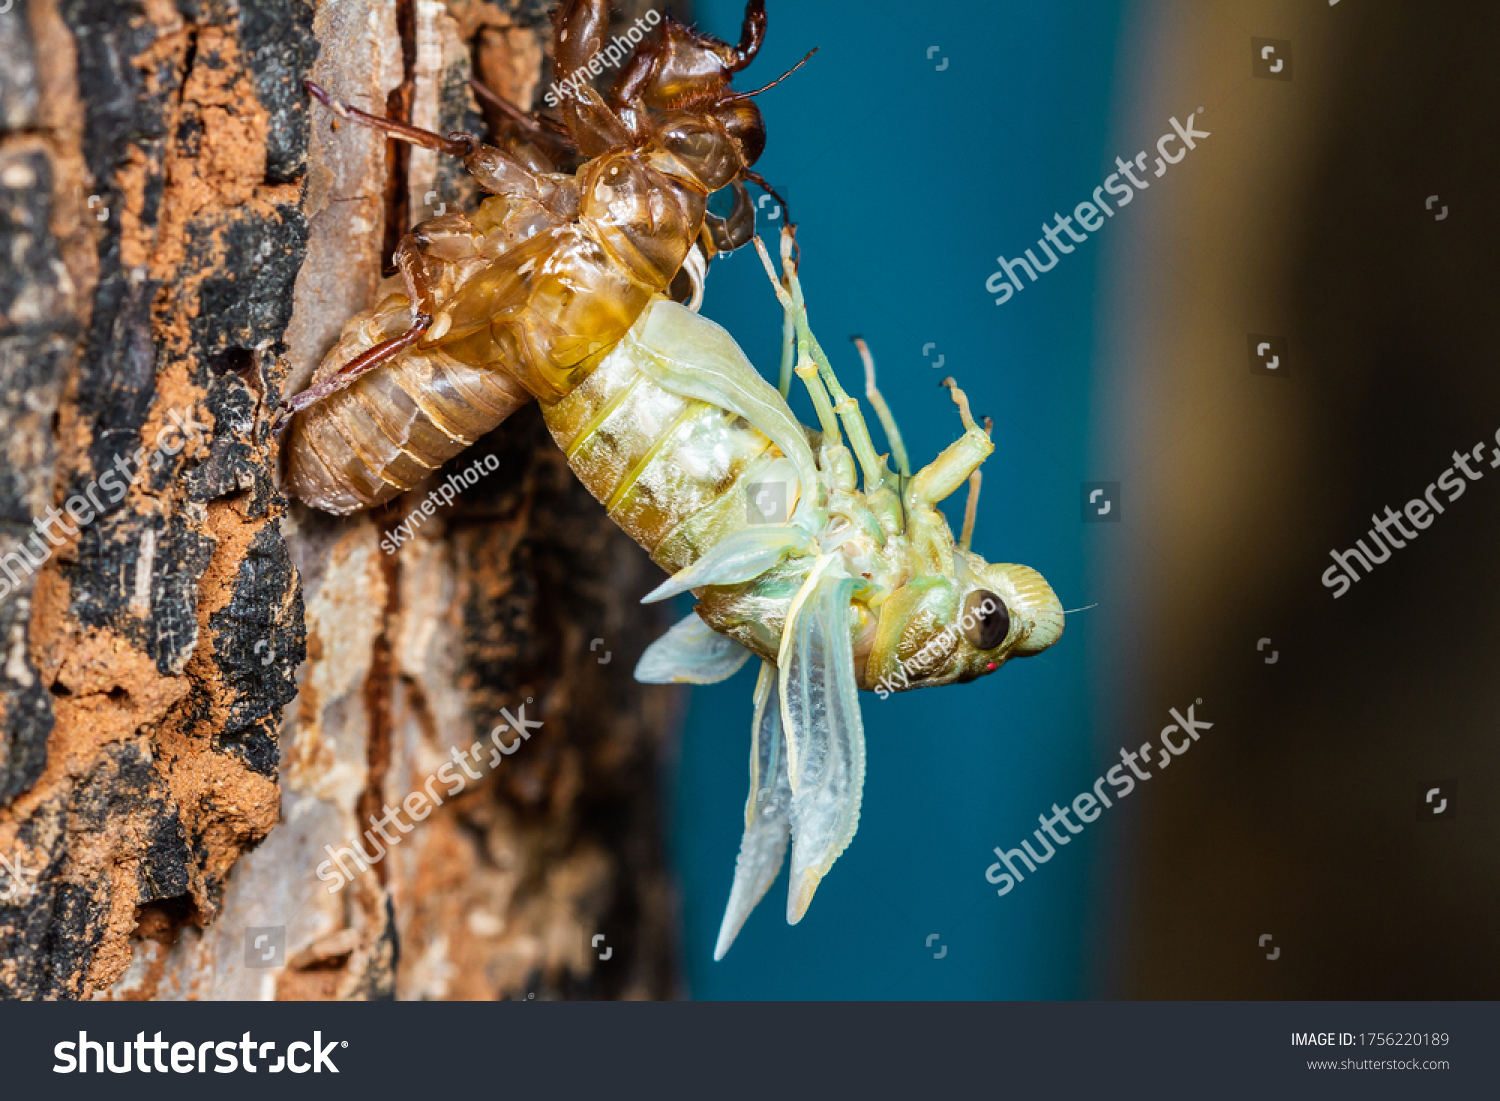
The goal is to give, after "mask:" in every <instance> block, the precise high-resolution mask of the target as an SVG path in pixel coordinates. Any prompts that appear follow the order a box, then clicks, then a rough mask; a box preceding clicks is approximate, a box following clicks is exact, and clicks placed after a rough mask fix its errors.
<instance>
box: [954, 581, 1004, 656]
mask: <svg viewBox="0 0 1500 1101" xmlns="http://www.w3.org/2000/svg"><path fill="white" fill-rule="evenodd" d="M959 622H960V623H961V625H962V626H963V629H964V638H966V639H968V640H969V643H970V645H972V646H973V647H974V649H976V650H993V649H994V648H995V647H996V646H999V645H1000V644H1001V643H1002V642H1004V641H1005V636H1006V635H1008V634H1010V612H1009V611H1008V610H1007V609H1006V607H1005V601H1003V600H1001V599H1000V598H999V597H998V596H996V595H995V594H994V593H992V592H990V591H988V590H987V589H977V590H975V591H974V592H972V593H970V594H969V595H968V598H967V599H966V600H965V601H964V614H963V617H962V619H961V620H960V621H959Z"/></svg>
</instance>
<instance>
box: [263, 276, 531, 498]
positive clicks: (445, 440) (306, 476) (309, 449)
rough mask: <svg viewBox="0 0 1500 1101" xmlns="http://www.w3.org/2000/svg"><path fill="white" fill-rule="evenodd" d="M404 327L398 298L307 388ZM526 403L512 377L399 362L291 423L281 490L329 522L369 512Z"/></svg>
mask: <svg viewBox="0 0 1500 1101" xmlns="http://www.w3.org/2000/svg"><path fill="white" fill-rule="evenodd" d="M409 317H410V311H409V308H408V303H407V301H406V299H405V297H404V296H392V297H389V298H387V299H386V300H385V301H384V302H382V303H381V304H380V306H378V307H377V308H376V309H374V310H372V311H370V312H369V313H367V314H362V315H360V316H359V317H357V318H355V319H354V321H353V322H351V323H350V325H349V326H348V327H347V328H346V329H345V331H344V335H343V338H342V339H341V340H340V341H339V343H338V345H337V346H336V347H335V348H334V349H333V351H332V352H331V353H330V354H329V356H328V358H327V359H326V360H325V363H324V367H323V369H322V371H321V372H320V374H319V375H318V376H315V377H314V380H313V381H314V383H317V382H320V381H322V379H323V378H326V377H328V375H330V374H332V373H334V372H335V371H337V370H338V369H339V368H340V367H342V366H343V365H345V364H347V363H350V362H352V361H353V360H355V359H356V358H357V357H358V356H360V355H363V354H365V353H367V352H368V351H369V350H370V349H371V348H374V347H376V346H377V345H379V344H380V343H381V342H383V341H386V340H390V339H391V338H393V337H395V336H398V335H399V334H400V333H401V332H403V331H404V330H405V329H406V327H407V322H408V319H409ZM531 400H532V398H531V395H530V394H529V393H527V392H526V390H525V389H524V388H522V387H521V386H520V385H519V384H517V383H516V382H515V381H514V380H513V379H511V378H510V376H509V375H506V374H503V373H501V372H499V371H490V370H486V369H484V368H482V367H475V366H473V365H472V364H469V363H465V362H463V361H462V360H459V359H457V358H456V357H454V356H451V355H449V354H447V353H446V352H445V351H443V350H442V349H441V348H434V349H430V350H427V351H409V352H406V353H405V354H404V355H400V356H396V357H395V358H394V359H392V360H391V362H390V363H389V364H388V365H387V367H386V368H385V369H384V370H380V371H371V372H370V373H369V374H366V375H364V376H363V377H362V378H360V379H357V380H356V381H355V382H354V383H353V384H352V385H351V386H349V387H347V388H345V389H343V390H338V391H336V392H334V393H333V394H331V395H329V397H328V398H326V399H325V400H323V401H321V402H319V403H318V404H316V405H313V406H312V407H310V408H309V409H307V410H306V411H305V412H304V413H303V414H302V415H301V416H300V417H298V418H297V421H296V423H295V425H294V427H293V429H292V432H293V435H292V437H291V446H290V448H289V449H288V459H287V470H286V478H287V486H288V488H289V489H291V491H292V492H293V493H295V494H296V495H297V496H298V497H299V498H300V499H302V500H303V501H306V502H307V503H308V504H310V505H313V506H314V507H316V508H320V509H323V510H324V511H326V512H333V513H339V514H344V513H349V512H355V511H358V510H360V509H366V508H371V507H373V506H375V505H378V504H380V503H381V502H383V501H387V500H389V499H390V498H392V497H394V496H396V495H397V494H398V493H403V492H405V491H406V490H407V489H410V488H411V487H412V486H414V485H416V484H417V483H418V482H420V481H421V480H422V479H423V478H426V477H427V476H428V475H429V474H431V473H432V472H433V471H434V470H436V469H437V468H438V467H440V466H442V465H443V464H444V463H445V462H447V461H448V460H449V459H451V458H453V457H454V456H455V455H457V454H459V452H461V451H463V450H464V449H465V448H467V447H468V446H469V445H471V444H472V443H474V441H476V440H477V439H479V438H480V437H481V436H483V435H484V434H485V433H486V432H489V431H490V430H492V429H493V428H495V427H496V426H497V425H499V424H500V422H501V421H503V420H505V418H506V417H508V416H510V414H511V413H513V412H515V411H516V410H517V409H519V408H520V407H521V406H522V405H524V404H525V403H526V402H528V401H531Z"/></svg>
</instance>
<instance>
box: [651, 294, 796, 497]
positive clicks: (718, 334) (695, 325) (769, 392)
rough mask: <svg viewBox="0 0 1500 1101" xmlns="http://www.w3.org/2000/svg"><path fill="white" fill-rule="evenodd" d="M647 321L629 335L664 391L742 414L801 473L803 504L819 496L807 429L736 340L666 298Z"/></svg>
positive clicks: (654, 303) (653, 308)
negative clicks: (814, 488) (815, 488)
mask: <svg viewBox="0 0 1500 1101" xmlns="http://www.w3.org/2000/svg"><path fill="white" fill-rule="evenodd" d="M647 309H648V310H649V312H648V313H647V314H645V315H643V322H642V323H640V324H638V325H637V326H636V327H635V328H634V329H632V330H631V334H630V336H629V337H628V338H627V339H628V340H632V341H635V342H636V343H637V344H638V345H639V347H640V349H641V350H642V351H643V352H644V353H645V354H643V355H640V356H638V357H637V360H636V361H637V363H638V364H639V365H640V369H641V371H642V373H644V374H645V375H646V376H647V377H648V378H650V379H651V381H652V382H654V383H656V384H657V385H658V386H660V387H661V388H662V389H663V390H667V391H669V392H670V393H673V394H680V395H681V396H683V397H688V398H697V399H698V400H699V401H706V402H708V403H710V404H712V405H717V406H718V407H719V408H720V409H727V410H729V411H730V412H731V413H738V414H739V415H740V416H742V417H744V418H745V419H746V420H747V421H749V422H750V423H751V424H752V425H754V426H755V427H756V428H757V429H759V430H760V432H762V433H763V434H764V435H765V436H766V438H767V439H769V440H770V441H771V442H772V443H774V444H775V445H776V446H777V447H779V448H780V449H781V453H782V454H783V455H785V456H786V457H787V458H788V459H790V460H791V461H792V463H793V465H795V466H796V468H797V477H798V480H799V482H800V486H801V498H800V499H799V504H800V503H801V502H802V501H807V502H811V501H812V500H813V498H814V497H815V496H816V495H815V494H814V493H813V487H814V486H816V485H817V481H818V467H817V462H816V460H815V459H814V458H813V453H812V448H811V447H809V446H808V443H807V430H806V429H804V428H803V427H802V426H801V425H800V424H798V423H797V419H796V417H794V416H792V411H791V409H790V408H789V407H788V406H787V403H786V400H785V399H784V398H782V396H781V394H780V393H778V392H777V390H776V387H774V386H772V385H771V384H770V383H769V382H767V381H766V380H765V379H763V378H761V377H760V375H759V374H758V373H757V372H756V370H755V367H754V366H753V365H752V364H751V362H750V360H749V359H748V358H746V356H745V353H744V352H743V351H741V350H740V346H739V345H738V344H736V343H735V342H734V337H732V336H730V335H729V333H728V332H727V331H726V330H725V329H724V328H723V327H722V326H719V325H716V324H714V323H713V322H712V321H710V320H708V318H706V317H702V316H700V315H699V314H696V313H693V311H691V310H689V309H688V308H687V307H685V306H679V305H678V304H677V303H676V302H672V301H669V300H667V299H664V298H658V299H655V300H653V301H652V303H651V305H650V306H649V307H647Z"/></svg>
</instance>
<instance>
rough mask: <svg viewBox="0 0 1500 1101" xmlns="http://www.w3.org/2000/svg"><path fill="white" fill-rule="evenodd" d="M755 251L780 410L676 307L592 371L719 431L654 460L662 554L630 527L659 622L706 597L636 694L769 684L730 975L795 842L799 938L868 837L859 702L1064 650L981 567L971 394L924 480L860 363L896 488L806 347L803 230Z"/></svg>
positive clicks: (1007, 580) (982, 434)
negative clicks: (707, 416)
mask: <svg viewBox="0 0 1500 1101" xmlns="http://www.w3.org/2000/svg"><path fill="white" fill-rule="evenodd" d="M755 244H756V248H757V249H758V250H759V252H760V255H761V258H762V261H763V262H764V263H765V265H766V270H767V273H768V274H770V275H771V278H772V282H773V284H774V285H775V287H776V293H777V295H778V297H779V298H780V299H781V302H782V305H783V307H784V309H785V312H786V322H785V325H786V343H785V355H784V359H783V363H782V372H781V390H780V392H779V393H778V391H777V390H776V389H773V388H772V387H771V385H770V384H769V383H767V382H765V381H764V380H763V379H762V378H761V377H760V375H758V374H757V373H756V372H755V370H754V368H753V367H752V366H751V364H750V363H749V361H748V360H747V359H746V358H745V356H744V353H743V352H741V351H740V349H739V347H738V346H737V345H736V344H735V342H734V340H733V339H732V338H731V337H730V336H729V334H728V333H726V332H725V331H724V330H723V329H722V328H720V327H719V326H717V325H715V324H713V323H712V322H710V321H707V320H706V319H703V318H701V317H699V316H698V315H697V314H696V313H693V312H691V311H690V310H689V309H686V308H684V307H682V306H679V305H676V304H675V303H670V302H667V301H665V300H663V301H661V302H659V303H657V304H656V306H655V307H654V308H653V309H651V310H648V312H647V313H646V314H645V315H644V316H643V317H642V319H641V320H640V322H638V323H637V325H636V327H635V328H634V329H633V330H632V331H631V333H630V334H629V335H628V336H627V337H626V338H625V340H623V341H622V342H621V343H620V345H619V346H618V347H617V348H616V349H615V350H614V352H612V353H611V355H610V357H609V359H606V361H605V363H604V364H603V365H601V370H600V372H599V373H600V374H608V373H612V372H609V371H608V370H607V369H608V368H609V367H610V360H615V359H617V360H618V361H619V362H618V363H617V364H616V365H615V368H614V371H615V372H620V373H623V372H626V371H628V372H630V373H631V374H636V373H637V372H638V373H639V374H640V375H643V376H645V377H646V378H649V379H650V380H651V382H653V383H654V384H655V387H653V389H655V388H656V387H659V388H661V391H664V392H665V393H666V394H671V395H677V396H678V397H679V398H680V399H687V400H690V401H693V402H701V403H705V404H706V406H707V407H708V408H710V409H712V410H715V411H723V414H724V416H720V418H719V421H720V429H721V430H720V431H715V432H711V433H701V432H696V431H694V432H686V433H684V432H682V431H681V430H680V429H678V430H676V431H671V430H667V431H663V432H662V434H661V435H660V437H659V439H658V442H659V445H660V446H661V447H662V448H663V449H664V453H665V454H666V455H668V456H669V457H670V465H671V467H672V468H673V470H674V471H675V473H674V474H672V475H671V476H670V478H668V479H665V480H664V482H663V484H662V485H660V486H659V487H658V490H657V492H660V493H661V494H663V495H664V494H665V493H668V492H671V493H674V494H679V495H680V494H681V493H683V492H685V491H686V492H690V493H691V494H692V495H695V496H696V497H697V498H698V499H697V500H696V501H695V507H693V508H692V509H691V510H690V511H688V512H686V513H682V512H677V510H675V509H673V510H671V511H673V512H675V513H676V514H677V515H678V516H683V515H685V516H686V517H687V518H686V519H683V520H681V521H680V522H679V523H677V524H676V525H675V526H674V528H673V530H672V531H671V532H670V533H663V537H662V538H654V537H653V538H647V537H645V536H647V533H646V532H645V531H642V532H640V533H639V534H637V532H635V531H633V530H632V529H631V527H630V525H622V526H625V527H626V530H631V533H632V534H635V535H637V538H638V539H640V541H641V542H642V544H643V545H645V546H646V547H647V549H648V550H651V551H652V552H653V557H654V558H655V559H656V560H657V561H658V562H660V563H662V564H663V565H665V566H667V567H668V568H669V569H672V570H674V571H675V572H674V573H673V576H672V577H671V579H670V580H668V581H667V582H665V583H664V584H662V585H661V586H660V587H659V588H658V589H656V590H655V591H654V592H652V593H651V594H650V595H649V596H648V597H647V598H646V599H647V600H648V601H655V600H664V599H666V598H668V597H670V596H673V595H676V594H678V593H682V592H686V591H689V590H691V591H692V592H693V593H694V594H695V595H697V596H698V598H699V604H698V606H697V609H696V611H695V612H694V613H693V614H692V615H690V616H688V618H687V619H685V620H683V621H682V622H681V623H679V624H677V626H675V627H673V628H672V629H671V630H670V631H669V632H667V634H666V635H664V636H663V637H662V638H661V639H659V640H657V642H655V643H654V644H653V645H652V646H651V648H650V649H649V650H647V651H646V653H645V655H644V656H643V657H642V659H641V662H640V664H639V665H638V666H637V668H636V674H635V675H636V678H637V679H638V680H641V681H644V682H647V683H654V684H664V683H688V684H712V683H716V682H718V681H721V680H723V679H725V678H726V677H728V676H730V675H731V674H732V673H734V672H735V671H737V670H738V669H739V668H740V667H741V666H743V665H744V663H745V662H746V661H748V660H749V658H750V656H751V654H752V653H754V654H756V655H758V656H759V657H760V659H761V663H762V664H761V671H760V679H759V680H758V681H757V683H756V687H755V717H754V720H753V723H752V727H751V751H750V797H749V799H748V800H747V802H746V804H745V834H744V839H743V841H742V842H741V843H740V854H739V861H738V863H737V865H736V867H735V876H734V885H733V887H732V888H731V890H730V896H729V905H728V907H727V909H726V911H725V913H724V921H723V924H722V926H721V927H720V930H719V940H718V945H717V947H716V948H715V950H714V958H715V959H722V958H723V957H724V954H725V953H726V952H727V951H728V950H729V946H730V945H731V944H732V943H733V942H734V938H735V936H736V935H737V934H738V933H739V930H740V927H741V926H742V925H743V924H744V922H745V919H746V918H747V917H748V916H749V914H750V911H751V910H752V909H754V908H755V905H756V904H757V903H758V902H759V901H760V899H761V896H763V895H764V894H765V893H766V891H767V889H768V888H769V887H770V885H771V883H772V881H773V880H774V879H775V878H776V875H777V873H778V871H779V870H780V868H781V864H782V860H783V857H784V856H785V853H786V849H787V843H788V841H790V842H791V849H792V868H791V889H790V892H789V897H788V899H787V921H788V922H791V923H793V924H795V923H796V922H798V921H800V920H801V918H802V916H803V914H805V913H806V912H807V908H808V905H809V904H810V903H811V902H812V897H813V893H814V892H815V891H816V890H817V887H818V883H819V882H820V881H821V880H822V878H823V876H824V875H826V874H827V873H828V870H829V868H830V867H832V865H833V862H834V861H835V860H837V859H838V857H839V855H840V854H841V853H842V852H843V851H844V849H845V848H846V847H847V846H848V844H849V842H850V840H851V839H852V838H853V837H854V831H855V829H856V828H857V827H858V825H859V808H860V796H861V791H862V789H863V786H864V775H865V738H864V726H863V723H862V721H861V719H860V708H859V700H858V697H857V694H856V693H857V690H858V689H860V688H864V689H869V690H873V691H875V692H877V693H879V694H880V695H881V696H882V697H884V696H885V695H886V694H888V693H890V692H893V691H903V690H905V689H908V688H928V687H934V686H937V685H943V684H951V683H953V682H954V681H967V680H972V679H974V678H975V677H979V676H983V675H984V674H985V673H989V672H993V671H994V670H996V669H998V668H999V667H1000V666H1001V665H1002V664H1004V663H1005V662H1006V661H1007V660H1008V659H1009V658H1011V657H1024V656H1027V655H1031V654H1036V653H1039V652H1041V651H1042V650H1045V649H1046V648H1047V647H1049V646H1051V645H1052V644H1053V643H1054V642H1056V641H1057V639H1058V638H1059V637H1060V636H1061V634H1062V630H1063V610H1062V606H1061V604H1060V603H1059V601H1058V599H1057V597H1056V596H1055V595H1054V593H1053V592H1052V589H1051V587H1050V586H1049V585H1048V584H1047V582H1046V581H1045V580H1043V578H1042V576H1041V575H1040V574H1039V573H1037V572H1036V571H1035V570H1033V569H1031V568H1030V567H1028V566H1019V565H991V564H990V563H988V562H986V561H985V560H984V559H982V558H980V557H979V556H978V555H976V554H974V553H972V552H971V551H970V550H969V543H970V539H971V537H972V535H973V528H974V514H975V507H976V505H977V501H978V490H979V467H980V464H982V463H983V462H984V460H985V459H987V458H988V457H989V455H990V453H991V452H992V451H993V449H994V445H993V444H992V443H991V442H990V438H989V432H988V431H987V428H981V427H980V426H979V425H978V424H976V423H975V421H974V418H973V416H972V415H971V413H970V411H969V405H968V399H967V398H966V397H965V396H964V393H963V391H962V390H960V389H958V387H957V386H955V385H954V384H953V382H952V380H951V379H949V380H945V385H946V386H948V387H949V390H950V393H951V394H952V397H953V400H954V402H955V403H956V404H957V406H958V410H959V415H960V417H961V419H962V422H963V427H964V433H963V435H962V436H960V437H959V438H958V440H956V441H955V442H954V443H952V444H951V445H949V447H948V448H947V449H946V450H945V451H944V452H943V453H942V454H941V455H939V456H938V458H937V459H936V460H935V461H934V462H933V463H931V464H930V465H928V466H926V467H924V468H922V469H921V470H919V471H917V472H916V474H915V475H913V474H912V473H911V469H910V465H909V464H908V462H907V457H906V451H905V448H904V446H903V444H902V441H901V435H900V432H899V431H898V429H897V427H896V424H895V420H894V418H893V417H892V416H891V412H890V409H889V407H888V406H887V405H886V403H885V401H884V400H883V399H882V397H881V395H880V392H879V391H878V390H877V389H876V387H875V373H874V364H873V361H872V360H871V359H870V356H869V352H868V350H867V349H866V348H865V347H864V345H863V342H859V344H860V352H861V355H862V356H863V358H864V362H865V371H866V389H865V394H866V397H867V398H868V399H869V401H870V404H871V405H872V406H873V407H874V409H875V412H876V415H877V416H878V417H879V419H880V422H881V425H882V426H883V427H884V429H885V433H886V437H887V439H888V440H889V442H890V447H891V451H892V452H893V453H894V458H895V463H896V470H895V471H894V472H893V471H892V470H891V469H890V467H889V465H888V463H887V458H886V456H884V455H879V454H877V453H876V451H875V446H874V443H873V442H872V440H871V438H870V432H869V429H868V427H867V426H866V424H865V421H864V417H863V415H862V413H861V412H860V408H859V403H858V401H856V400H855V399H854V398H851V397H849V396H848V395H847V394H846V393H845V391H844V389H843V387H841V386H840V385H839V381H838V379H837V377H836V376H835V374H834V371H833V368H832V366H831V365H830V363H829V361H828V358H827V356H826V355H825V354H824V352H823V350H822V348H821V347H820V346H819V344H818V342H817V340H816V339H815V338H814V337H813V335H812V332H811V331H810V329H809V327H808V323H807V311H806V308H805V306H804V304H803V300H802V290H801V286H800V283H799V281H798V278H797V268H796V263H795V260H794V259H793V257H794V254H795V244H794V241H793V238H792V234H791V231H790V230H788V231H784V234H783V238H782V248H781V260H782V275H781V277H780V278H779V279H778V278H777V276H776V274H775V271H774V268H773V265H772V262H771V258H770V257H769V256H768V255H767V254H766V250H765V248H764V246H763V245H761V243H760V241H759V240H756V242H755ZM794 356H795V362H794ZM794 373H795V374H796V375H797V377H798V378H800V379H801V380H802V382H803V383H804V384H805V385H806V387H807V390H808V393H809V394H810V395H811V397H812V402H813V406H814V408H815V409H816V410H817V415H818V421H819V425H820V428H821V430H820V431H812V430H810V429H807V428H805V427H803V426H802V425H801V424H799V423H798V422H797V420H796V419H795V418H794V417H793V415H792V413H791V410H790V409H789V408H788V406H787V404H786V401H785V398H786V395H787V392H788V389H789V387H790V382H791V375H792V374H794ZM730 418H732V419H730ZM549 419H550V418H549ZM664 427H665V426H664ZM841 428H842V431H841ZM846 436H847V440H848V442H847V444H846V443H845V437H846ZM559 442H564V441H563V440H562V437H561V436H559ZM564 446H565V447H566V446H567V444H566V443H564ZM667 448H670V451H666V450H665V449H667ZM570 454H571V451H570ZM730 456H733V457H734V458H730ZM750 456H753V457H750ZM574 469H575V470H578V471H579V474H580V476H582V477H583V478H584V481H585V482H586V483H588V484H590V486H591V488H592V487H593V483H592V480H591V479H590V478H589V477H588V475H587V474H586V473H585V472H584V471H583V470H581V469H579V467H578V465H577V464H576V463H575V464H574ZM861 475H862V478H863V488H861V487H860V481H859V479H860V476H861ZM965 481H968V482H969V483H970V489H969V500H968V506H967V509H966V514H965V520H964V527H963V532H962V535H961V536H960V538H958V539H956V540H955V539H954V537H953V533H952V531H951V529H950V528H949V526H948V523H947V520H946V519H945V518H944V516H943V514H942V513H941V512H940V511H939V510H938V508H937V505H938V503H939V502H940V501H942V500H944V499H945V498H946V497H948V496H949V495H950V494H951V493H953V492H954V491H955V490H957V489H958V487H959V486H961V485H962V484H963V483H964V482H965ZM671 483H675V484H671ZM689 483H690V488H689ZM599 488H603V487H599ZM608 488H609V492H608V493H605V494H600V499H601V500H606V499H609V500H616V501H617V500H619V499H620V491H621V485H620V483H619V482H615V484H613V485H611V486H609V487H608ZM595 492H596V494H598V493H599V489H598V488H596V489H595ZM653 495H654V494H653ZM768 505H770V506H771V508H770V509H769V511H770V512H771V513H772V515H770V516H768V515H767V512H768ZM658 530H659V529H658ZM653 535H654V533H653Z"/></svg>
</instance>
